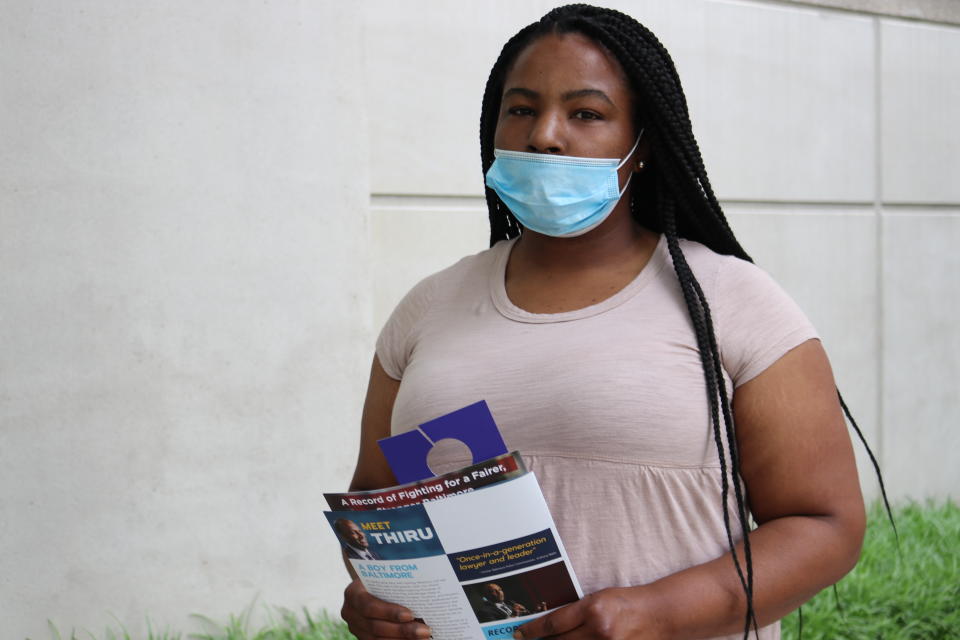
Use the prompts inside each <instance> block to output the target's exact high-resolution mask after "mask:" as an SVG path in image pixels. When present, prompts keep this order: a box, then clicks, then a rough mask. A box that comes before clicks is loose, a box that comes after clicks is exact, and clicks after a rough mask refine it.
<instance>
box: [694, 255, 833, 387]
mask: <svg viewBox="0 0 960 640" xmlns="http://www.w3.org/2000/svg"><path fill="white" fill-rule="evenodd" d="M716 294H717V295H716V298H715V300H714V301H712V302H711V303H710V306H711V308H712V309H713V315H714V327H715V329H716V333H717V341H718V343H719V347H720V358H721V361H722V363H723V368H724V369H725V370H726V372H727V374H728V375H729V376H730V379H731V380H732V381H733V386H734V388H736V387H739V386H740V385H742V384H744V383H746V382H749V381H750V380H752V379H753V378H755V377H756V376H758V375H760V374H761V373H763V371H764V370H766V369H767V367H769V366H770V365H772V364H773V363H774V362H776V361H777V360H779V359H780V358H781V357H782V356H783V355H785V354H786V353H787V352H788V351H790V350H791V349H793V348H794V347H796V346H798V345H800V344H802V343H803V342H806V341H807V340H810V339H811V338H817V337H818V336H817V332H816V329H814V327H813V325H812V324H811V323H810V321H809V320H808V319H807V316H806V315H805V314H804V313H803V311H801V310H800V307H799V306H797V303H796V302H794V301H793V299H792V298H791V297H790V296H789V295H787V293H786V292H785V291H784V290H783V289H782V288H781V287H780V285H778V284H777V283H776V282H774V280H773V278H771V277H770V276H769V275H768V274H767V273H766V272H765V271H763V270H762V269H760V268H759V267H757V266H756V265H754V264H752V263H750V262H747V261H746V260H740V259H739V258H733V257H728V258H726V259H725V260H723V261H722V262H721V264H720V266H719V268H718V271H717V284H716Z"/></svg>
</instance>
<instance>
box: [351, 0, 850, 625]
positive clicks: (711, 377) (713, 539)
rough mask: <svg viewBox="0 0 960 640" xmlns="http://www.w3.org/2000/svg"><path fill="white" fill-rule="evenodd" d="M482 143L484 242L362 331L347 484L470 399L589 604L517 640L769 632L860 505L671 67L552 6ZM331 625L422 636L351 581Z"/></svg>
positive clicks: (786, 324)
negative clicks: (370, 353) (551, 524)
mask: <svg viewBox="0 0 960 640" xmlns="http://www.w3.org/2000/svg"><path fill="white" fill-rule="evenodd" d="M480 138H481V154H482V162H483V169H484V174H485V181H486V184H487V186H488V189H487V203H488V209H489V212H490V226H491V245H492V248H491V249H490V250H488V251H485V252H482V253H480V254H477V255H476V256H470V257H468V258H465V259H463V260H462V261H460V262H459V263H457V264H456V265H454V266H452V267H450V268H449V269H447V270H445V271H442V272H440V273H438V274H435V275H434V276H431V277H430V278H427V279H426V280H424V281H423V282H421V283H420V284H419V285H417V286H416V287H415V288H414V289H413V290H412V291H411V292H410V293H409V294H408V295H407V296H406V298H405V299H404V300H403V301H402V302H401V303H400V305H399V306H398V307H397V309H396V310H395V311H394V313H393V315H392V317H391V319H390V320H389V321H388V323H387V325H386V327H385V328H384V329H383V332H382V333H381V335H380V338H379V339H378V342H377V352H376V356H375V358H374V362H373V367H372V372H371V377H370V386H369V390H368V395H367V400H366V405H365V407H364V414H363V424H362V436H361V450H360V456H359V460H358V464H357V469H356V472H355V475H354V479H353V482H352V484H351V489H372V488H376V487H383V486H387V485H390V484H392V483H393V477H392V475H391V474H390V472H389V470H388V468H387V465H386V463H385V461H384V460H383V458H382V457H381V455H380V453H379V452H378V450H377V447H376V440H377V439H379V438H382V437H385V436H387V435H389V434H390V433H391V428H392V429H394V430H397V431H401V430H405V429H408V428H410V426H411V425H416V424H419V423H422V422H424V421H425V420H427V419H430V418H433V417H436V416H438V415H441V414H443V413H446V412H448V411H451V410H453V409H457V408H459V407H461V406H465V405H466V404H469V403H471V402H474V401H476V400H479V399H485V400H486V401H487V403H488V404H489V406H490V408H491V410H492V412H493V414H494V417H495V418H496V420H497V423H498V424H499V426H500V428H501V431H502V432H503V434H504V438H505V440H506V442H507V445H508V446H509V447H510V448H512V449H518V450H520V451H521V452H522V453H523V454H524V459H525V460H526V461H527V464H528V466H529V467H530V468H531V469H532V470H534V471H535V472H536V473H537V477H538V479H539V480H540V483H541V485H542V487H543V490H544V495H545V497H546V498H547V501H548V503H549V504H550V507H551V511H552V512H553V515H554V519H555V520H556V521H557V526H558V529H559V531H560V534H561V537H562V539H563V540H564V543H565V545H566V547H567V550H568V552H569V554H570V556H571V559H572V562H573V566H574V570H575V571H576V573H577V576H578V578H579V580H580V583H581V585H582V586H583V588H584V592H585V593H587V594H588V595H587V596H586V597H585V598H584V599H583V600H581V601H579V602H577V603H574V604H571V605H569V606H566V607H562V608H560V609H557V610H556V611H553V612H551V613H549V614H547V615H545V616H543V617H541V618H539V619H537V620H535V621H533V622H530V623H527V624H526V625H524V626H523V627H521V629H520V630H519V632H518V633H519V635H520V636H522V637H524V638H538V637H546V636H550V637H554V636H555V637H558V638H564V639H568V638H569V639H571V640H573V639H575V638H598V637H599V638H651V639H653V638H671V639H676V638H716V637H722V636H730V637H739V635H740V634H744V635H745V634H746V630H749V628H750V627H751V626H756V628H757V629H758V636H759V637H761V638H776V637H778V636H779V627H778V625H777V624H775V622H776V621H777V620H779V619H780V618H781V617H782V616H784V615H785V614H786V613H788V612H789V611H791V610H793V609H795V608H796V607H797V606H799V605H800V604H801V603H803V602H804V601H805V600H807V599H808V598H810V597H811V596H812V595H813V594H815V593H816V592H817V591H819V590H820V589H822V588H823V587H825V586H827V585H829V584H831V583H833V582H835V581H836V580H838V579H839V578H840V577H841V576H843V575H844V574H845V573H846V572H847V571H849V570H850V569H851V568H852V566H853V565H854V564H855V562H856V559H857V557H858V554H859V549H860V544H861V541H862V536H863V528H864V510H863V500H862V497H861V495H860V489H859V483H858V479H857V473H856V468H855V464H854V459H853V454H852V450H851V445H850V441H849V438H848V437H847V433H846V429H845V427H844V423H843V418H842V414H841V409H840V406H839V404H838V400H837V394H836V391H835V386H834V381H833V377H832V373H831V371H830V366H829V363H828V361H827V358H826V355H825V354H824V352H823V349H822V347H821V345H820V342H819V341H818V340H817V339H816V334H815V333H814V331H813V329H812V327H811V326H810V325H809V322H807V320H806V318H805V317H804V316H803V314H802V313H801V312H800V311H799V310H798V309H797V308H796V306H795V305H794V304H793V302H792V301H791V300H790V299H789V298H788V297H787V296H786V295H785V294H784V293H783V292H782V291H781V290H780V289H779V287H777V286H776V285H775V284H774V283H772V281H770V279H769V278H768V277H767V276H766V275H765V274H764V273H763V272H761V271H760V270H759V269H757V268H756V267H754V266H753V265H752V264H751V263H750V262H749V257H748V256H747V255H746V253H745V252H744V251H743V249H742V248H741V247H740V245H739V243H738V242H737V240H736V238H734V236H733V234H732V232H731V231H730V229H729V227H728V225H727V223H726V220H725V218H724V217H723V214H722V212H721V210H720V207H719V205H718V203H717V200H716V198H715V197H714V195H713V192H712V189H711V187H710V183H709V181H708V180H707V176H706V172H705V170H704V168H703V164H702V161H701V158H700V154H699V151H698V149H697V146H696V142H695V140H694V138H693V134H692V132H691V127H690V123H689V119H688V116H687V109H686V102H685V99H684V96H683V93H682V90H681V88H680V83H679V79H678V77H677V74H676V71H675V69H674V66H673V63H672V61H671V60H670V58H669V55H668V54H667V52H666V50H665V49H664V48H663V46H662V45H661V44H660V43H659V42H658V41H657V40H656V38H655V37H654V36H653V34H651V33H650V32H649V31H648V30H646V29H645V28H644V27H642V26H641V25H639V24H638V23H636V22H635V21H634V20H632V19H631V18H629V17H627V16H625V15H623V14H620V13H618V12H615V11H610V10H605V9H598V8H594V7H589V6H585V5H572V6H569V7H563V8H560V9H556V10H554V11H551V12H550V13H549V14H547V15H546V16H545V17H544V18H543V19H542V20H541V21H539V22H538V23H535V24H533V25H530V26H529V27H527V28H526V29H524V30H522V31H521V32H520V33H518V34H517V35H516V36H515V37H514V38H513V39H511V40H510V41H509V42H508V43H507V44H506V46H505V47H504V49H503V51H502V53H501V55H500V58H499V59H498V60H497V62H496V64H495V65H494V67H493V70H492V71H491V74H490V79H489V80H488V83H487V88H486V93H485V96H484V102H483V113H482V116H481V132H480ZM597 159H604V160H597ZM610 159H616V160H610ZM705 391H706V393H705ZM734 424H735V425H736V430H735V431H734V428H733V425H734ZM433 462H436V461H433ZM467 462H468V460H466V459H464V458H457V457H456V456H455V455H453V454H451V455H448V456H447V457H446V459H444V460H442V461H441V464H434V470H435V471H439V472H443V471H446V470H449V469H452V468H456V467H457V466H460V465H463V464H465V463H467ZM438 467H440V468H438ZM741 483H742V484H741ZM731 514H732V517H731ZM750 518H752V520H753V521H755V523H756V524H757V525H758V526H757V527H756V529H754V530H753V531H751V532H750V534H749V536H748V537H745V536H744V535H743V532H744V531H747V530H749V528H750V525H749V519H750ZM734 549H735V553H732V551H733V550H734ZM342 615H343V617H344V619H346V620H347V622H348V624H349V626H350V629H351V631H352V632H353V633H354V634H355V635H356V636H357V637H358V638H360V640H367V639H368V638H414V637H421V638H422V637H428V636H429V633H430V632H429V629H427V628H426V627H425V626H424V625H422V624H420V623H418V622H415V621H413V617H412V614H411V613H410V611H408V610H407V609H405V608H403V607H400V606H398V605H395V604H391V603H387V602H383V601H381V600H378V599H376V598H374V597H373V596H371V595H370V594H368V593H367V592H366V591H365V590H364V589H363V587H362V585H361V584H360V583H359V581H356V580H354V582H353V583H351V584H350V586H348V587H347V590H346V592H345V602H344V607H343V611H342Z"/></svg>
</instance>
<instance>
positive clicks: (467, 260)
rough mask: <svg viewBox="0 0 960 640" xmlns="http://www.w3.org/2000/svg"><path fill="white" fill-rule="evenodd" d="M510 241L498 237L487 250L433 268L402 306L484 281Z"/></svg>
mask: <svg viewBox="0 0 960 640" xmlns="http://www.w3.org/2000/svg"><path fill="white" fill-rule="evenodd" d="M512 245H513V240H501V241H500V242H498V243H497V244H495V245H494V246H492V247H490V248H489V249H484V250H483V251H478V252H477V253H474V254H470V255H467V256H464V257H462V258H460V259H459V260H457V261H456V262H454V263H453V264H451V265H450V266H448V267H445V268H443V269H440V270H439V271H436V272H434V273H432V274H430V275H428V276H426V277H425V278H423V279H422V280H420V281H419V282H418V283H417V284H415V285H414V286H413V287H412V288H411V289H410V291H409V292H408V293H407V295H406V296H404V298H403V300H402V301H401V303H400V304H401V305H402V304H404V302H406V301H407V300H408V299H410V300H425V299H431V300H434V301H435V300H436V298H437V296H446V295H452V294H456V293H457V292H460V291H463V288H464V287H470V286H477V285H482V284H484V283H486V282H487V281H488V279H489V277H490V273H491V270H492V269H493V268H494V267H495V265H496V263H497V261H498V260H500V259H502V258H503V257H505V254H509V251H510V246H512Z"/></svg>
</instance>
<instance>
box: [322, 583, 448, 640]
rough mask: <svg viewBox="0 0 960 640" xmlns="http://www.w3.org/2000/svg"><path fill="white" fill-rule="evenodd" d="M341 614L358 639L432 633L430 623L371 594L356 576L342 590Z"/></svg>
mask: <svg viewBox="0 0 960 640" xmlns="http://www.w3.org/2000/svg"><path fill="white" fill-rule="evenodd" d="M340 616H341V617H342V618H343V619H344V620H346V622H347V626H348V627H349V628H350V633H352V634H353V635H355V636H357V638H358V640H374V639H375V638H411V639H412V638H429V637H430V635H431V631H430V627H428V626H427V625H425V624H423V623H422V622H417V621H416V620H415V619H414V617H413V612H412V611H410V609H407V608H406V607H402V606H400V605H399V604H393V603H392V602H387V601H386V600H381V599H380V598H377V597H376V596H373V595H370V592H369V591H367V590H366V589H365V588H364V587H363V583H361V582H360V580H356V579H355V580H354V581H353V582H351V583H350V584H349V585H347V588H346V590H344V592H343V608H342V609H340Z"/></svg>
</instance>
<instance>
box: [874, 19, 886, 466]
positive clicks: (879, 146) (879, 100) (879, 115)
mask: <svg viewBox="0 0 960 640" xmlns="http://www.w3.org/2000/svg"><path fill="white" fill-rule="evenodd" d="M882 33H883V23H882V18H881V17H879V16H875V17H874V19H873V100H874V105H873V114H874V115H873V117H874V123H873V126H874V145H876V146H875V148H874V165H873V170H874V179H873V181H874V185H873V211H874V219H875V222H876V229H875V230H874V242H875V243H876V247H875V250H876V270H875V276H874V277H875V286H876V288H877V303H876V309H875V315H876V319H877V339H876V345H877V372H876V385H877V406H876V411H877V459H878V460H879V462H880V468H881V469H885V468H886V467H887V464H886V446H885V440H886V438H885V437H884V432H885V429H886V420H885V418H886V416H885V414H884V412H885V410H886V402H885V399H884V393H885V390H886V336H885V333H886V323H885V321H884V320H885V319H884V312H885V308H886V305H885V300H884V291H883V284H884V278H883V270H884V255H883V232H884V228H883V227H884V225H883V142H884V141H883V67H882V64H883V40H882Z"/></svg>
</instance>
